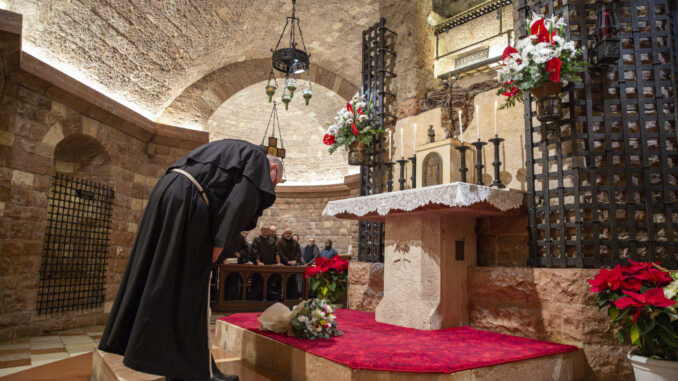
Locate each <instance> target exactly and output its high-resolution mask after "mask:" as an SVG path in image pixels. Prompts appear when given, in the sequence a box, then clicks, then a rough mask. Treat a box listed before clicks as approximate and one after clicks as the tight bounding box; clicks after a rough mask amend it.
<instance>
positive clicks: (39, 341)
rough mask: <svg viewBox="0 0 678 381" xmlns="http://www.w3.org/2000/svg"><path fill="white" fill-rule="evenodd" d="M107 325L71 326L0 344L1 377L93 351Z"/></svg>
mask: <svg viewBox="0 0 678 381" xmlns="http://www.w3.org/2000/svg"><path fill="white" fill-rule="evenodd" d="M103 329H104V327H103V326H94V327H87V328H79V329H71V330H67V331H60V332H57V333H54V334H50V335H46V336H36V337H27V338H23V339H17V340H13V341H6V342H1V343H0V377H2V376H6V375H8V374H12V373H16V372H20V371H22V370H26V369H30V368H32V367H36V366H40V365H45V364H49V363H51V362H54V361H58V360H63V359H67V358H69V357H73V356H77V355H81V354H84V353H89V352H92V349H93V348H94V347H95V345H96V344H97V343H98V342H99V339H100V338H101V333H102V332H103Z"/></svg>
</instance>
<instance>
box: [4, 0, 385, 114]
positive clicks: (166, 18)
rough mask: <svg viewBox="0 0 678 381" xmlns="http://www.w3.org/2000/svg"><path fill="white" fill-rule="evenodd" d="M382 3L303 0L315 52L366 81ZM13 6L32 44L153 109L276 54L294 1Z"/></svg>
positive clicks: (131, 0) (319, 60)
mask: <svg viewBox="0 0 678 381" xmlns="http://www.w3.org/2000/svg"><path fill="white" fill-rule="evenodd" d="M378 4H379V2H378V1H373V0H341V1H339V0H298V1H297V15H298V16H299V17H300V18H301V27H302V31H303V33H304V40H305V42H306V47H307V49H308V51H309V52H310V53H311V62H312V63H313V64H315V65H318V66H320V67H322V68H324V69H326V70H328V71H331V72H333V73H335V74H336V75H337V76H341V77H343V78H346V79H348V80H350V81H352V82H353V85H354V86H355V85H359V82H360V61H361V36H362V31H363V30H364V29H366V28H367V27H368V26H369V25H371V24H373V23H375V22H377V21H378V18H379V10H378V7H379V5H378ZM10 10H12V11H15V12H19V13H22V14H23V16H24V49H25V50H27V51H28V52H29V53H31V54H34V55H36V56H37V58H39V59H43V60H46V61H48V62H52V63H54V62H58V63H60V64H62V65H64V67H69V68H71V69H72V70H74V71H75V72H79V74H80V75H81V76H82V77H83V78H84V79H85V80H86V81H87V82H90V83H93V84H95V85H97V86H98V87H100V88H103V89H106V90H107V91H106V92H107V93H108V94H109V95H112V96H114V97H115V98H116V99H118V100H121V101H123V102H124V103H126V104H128V105H132V106H134V107H133V108H135V109H136V110H138V111H140V112H141V113H143V114H145V115H146V116H148V117H149V118H151V119H156V118H157V117H158V116H159V115H161V114H162V113H163V111H164V110H165V109H166V108H167V106H168V105H170V104H171V103H172V102H173V100H174V99H175V98H177V96H179V94H181V93H182V92H183V91H184V89H186V88H187V87H189V86H191V85H192V84H193V83H195V82H197V81H199V80H200V79H201V78H203V77H205V76H206V75H208V74H209V73H211V72H213V71H215V70H218V69H220V68H222V67H225V66H228V65H231V64H233V63H237V62H242V61H247V60H252V59H261V58H267V57H270V54H271V52H270V49H271V48H272V47H274V46H275V43H276V42H277V40H278V38H279V33H280V32H281V30H282V27H283V25H284V22H285V17H286V16H287V15H288V14H289V13H290V10H291V1H290V0H200V1H191V0H162V1H161V0H89V1H88V0H14V1H10ZM261 96H264V94H263V90H262V94H261Z"/></svg>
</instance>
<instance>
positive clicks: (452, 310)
mask: <svg viewBox="0 0 678 381" xmlns="http://www.w3.org/2000/svg"><path fill="white" fill-rule="evenodd" d="M457 241H461V242H463V254H462V253H456V249H457V246H458V245H459V244H457ZM460 248H461V247H460ZM475 263H476V235H475V217H471V216H464V215H449V214H443V213H423V214H415V215H411V214H410V215H408V214H405V215H402V214H401V215H393V216H386V242H385V258H384V298H383V299H382V301H381V303H380V304H379V306H377V310H376V320H377V321H379V322H382V323H388V324H395V325H399V326H404V327H411V328H417V329H426V330H432V329H442V328H449V327H455V326H461V325H467V324H468V322H469V317H468V316H469V312H468V311H469V307H468V286H467V269H468V267H470V266H475Z"/></svg>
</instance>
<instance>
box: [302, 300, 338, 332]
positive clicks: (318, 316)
mask: <svg viewBox="0 0 678 381" xmlns="http://www.w3.org/2000/svg"><path fill="white" fill-rule="evenodd" d="M343 334H344V333H343V332H341V331H340V330H338V329H337V319H336V317H335V316H334V309H333V308H332V306H331V305H330V304H329V303H328V302H327V301H326V300H324V299H323V300H321V299H313V300H309V301H307V302H304V307H303V309H302V310H301V311H300V312H299V314H297V315H296V316H295V317H294V318H293V319H292V330H291V335H292V336H295V337H299V338H304V339H329V338H330V337H334V336H341V335H343Z"/></svg>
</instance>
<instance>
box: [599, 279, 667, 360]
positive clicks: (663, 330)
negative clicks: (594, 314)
mask: <svg viewBox="0 0 678 381" xmlns="http://www.w3.org/2000/svg"><path fill="white" fill-rule="evenodd" d="M641 292H643V293H644V292H646V290H641ZM622 296H623V294H621V292H618V291H609V290H608V291H602V292H600V293H598V294H597V295H596V297H595V300H596V303H597V304H598V307H599V308H601V309H602V308H605V307H608V311H607V313H608V316H609V317H610V325H611V327H612V328H613V329H615V330H616V331H617V338H618V340H619V343H620V344H623V343H628V344H631V345H633V346H635V347H636V353H637V354H639V355H641V356H645V357H650V358H655V359H661V360H670V361H678V312H677V311H676V309H675V307H667V308H656V307H652V306H647V305H646V306H643V307H642V310H641V312H640V314H639V316H638V318H637V320H636V322H635V323H634V322H633V314H632V313H631V310H630V309H623V310H620V309H618V308H617V307H615V306H614V304H612V303H611V302H612V301H614V300H617V299H619V298H620V297H622Z"/></svg>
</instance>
